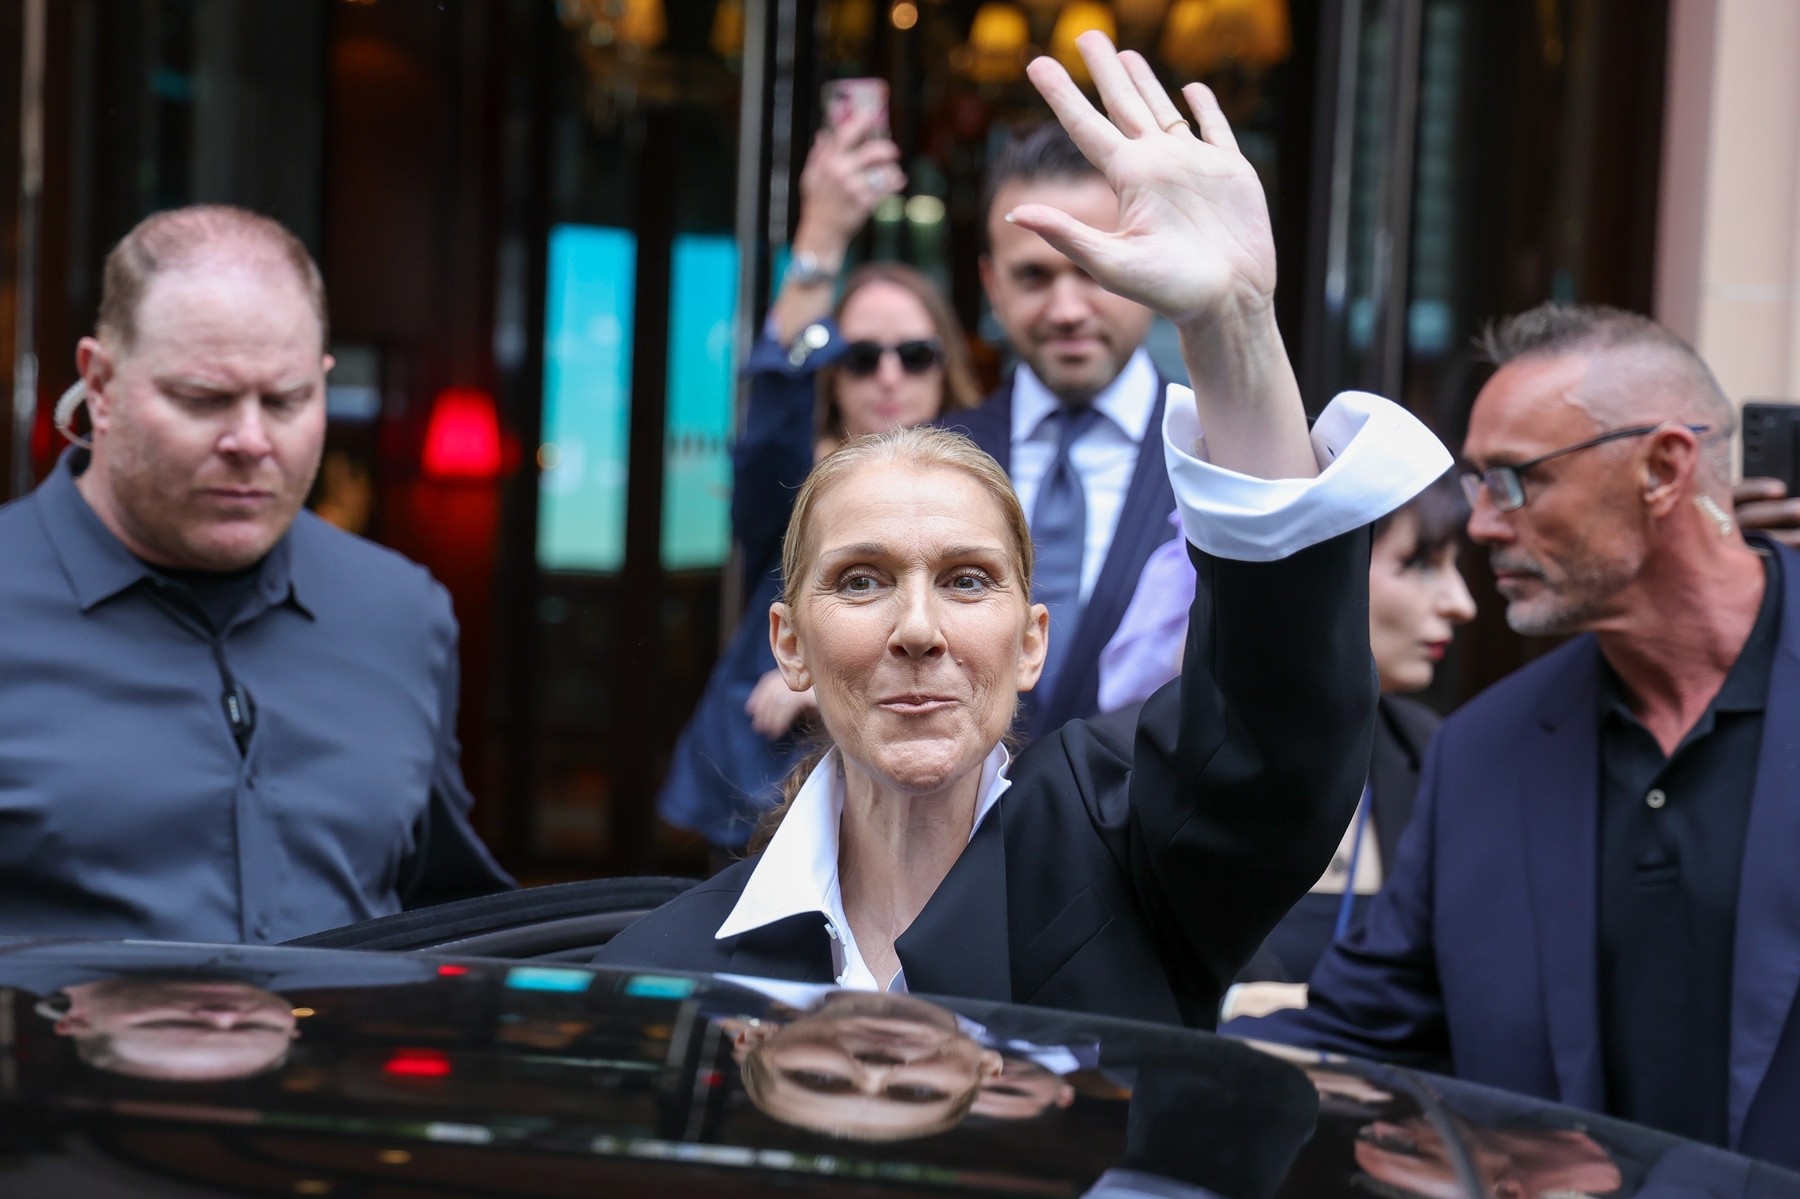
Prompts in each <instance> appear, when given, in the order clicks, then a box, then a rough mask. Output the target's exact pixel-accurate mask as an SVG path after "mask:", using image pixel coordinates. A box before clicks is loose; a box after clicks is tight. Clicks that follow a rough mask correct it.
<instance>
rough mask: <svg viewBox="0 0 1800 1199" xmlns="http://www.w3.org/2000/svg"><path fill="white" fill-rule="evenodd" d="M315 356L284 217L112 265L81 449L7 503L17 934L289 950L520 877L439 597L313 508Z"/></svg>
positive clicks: (207, 230)
mask: <svg viewBox="0 0 1800 1199" xmlns="http://www.w3.org/2000/svg"><path fill="white" fill-rule="evenodd" d="M324 345H325V306H324V289H323V285H322V284H321V283H320V281H319V275H318V269H317V267H316V266H314V265H313V262H312V260H311V258H310V256H309V255H307V253H306V251H305V249H304V248H303V247H302V246H301V245H300V244H299V242H298V241H297V240H295V239H294V238H293V236H292V235H291V234H289V233H288V232H287V231H286V230H285V229H283V228H282V227H281V226H279V225H277V224H275V223H274V222H272V221H268V220H266V219H264V218H262V217H258V216H255V215H254V214H251V213H248V212H244V211H242V210H239V209H232V208H224V207H216V206H212V207H196V208H188V209H178V210H175V211H172V212H166V213H161V214H158V215H157V216H154V217H151V218H149V219H148V220H146V221H145V222H144V223H143V224H141V225H139V226H138V227H137V228H136V229H134V230H133V231H132V232H131V233H130V234H128V235H127V236H126V238H125V239H124V240H123V241H122V242H121V243H120V244H119V246H118V247H116V248H115V249H114V251H113V252H112V254H111V255H109V256H108V258H107V264H106V275H105V281H104V285H103V289H102V299H101V310H100V319H99V322H98V326H97V329H96V335H95V336H94V337H89V338H83V339H82V341H81V344H80V346H79V348H78V350H77V366H78V368H79V370H80V373H81V377H82V383H81V390H80V391H79V392H78V393H73V394H72V396H71V397H70V399H71V400H73V399H77V398H78V399H84V400H85V401H86V404H87V406H88V412H89V416H90V419H91V423H92V426H93V433H92V443H91V448H84V449H78V450H71V451H69V452H68V453H65V454H64V455H63V457H62V459H61V460H60V461H59V462H58V463H57V465H56V468H55V470H54V471H53V472H52V473H51V475H50V477H49V478H48V479H46V480H45V481H44V483H43V485H42V486H40V487H39V488H38V489H37V490H36V491H35V492H33V493H32V494H31V495H29V496H27V497H25V498H24V499H22V500H19V501H17V502H15V503H13V504H10V505H8V506H6V507H5V508H0V563H4V564H5V566H4V569H0V612H5V613H6V618H5V619H4V620H0V934H61V935H76V936H96V937H139V938H153V939H173V940H194V941H226V942H230V941H245V942H271V941H281V940H285V939H288V938H292V937H297V936H302V935H304V934H306V933H310V932H316V931H318V930H320V929H325V928H331V927H334V926H337V925H340V924H345V923H348V922H351V921H355V920H361V919H366V918H368V917H372V916H379V915H384V914H387V913H390V912H394V911H398V910H399V909H400V908H401V907H402V906H403V905H409V906H420V905H423V904H425V903H429V902H434V901H438V900H443V899H453V898H460V897H463V896H468V895H475V894H483V893H486V892H490V891H496V890H500V889H504V888H507V887H510V886H512V885H513V884H512V880H511V879H510V878H508V877H507V876H506V874H505V873H504V872H503V871H501V870H500V868H499V867H498V866H497V865H496V864H495V863H494V861H493V859H492V857H490V856H489V854H488V852H487V850H486V849H485V848H484V847H483V846H482V845H481V843H480V841H479V839H478V838H477V837H476V836H475V833H474V831H473V829H472V828H471V826H470V824H469V821H468V813H469V808H470V804H471V801H470V797H469V794H468V791H467V788H466V787H465V786H464V784H463V780H462V775H461V771H460V768H459V766H458V761H457V759H458V746H457V742H456V736H455V723H456V704H457V661H456V641H457V630H456V622H455V619H454V617H453V615H452V613H451V610H450V602H449V597H448V595H447V594H446V593H445V591H444V589H443V588H442V587H441V586H439V585H438V584H437V583H436V582H434V581H433V580H432V579H431V577H430V576H429V575H428V574H426V572H425V571H424V570H423V569H421V568H420V567H418V566H415V565H413V564H412V563H409V562H407V561H405V560H404V559H402V558H400V557H399V556H398V555H396V554H393V553H391V552H389V551H387V550H384V549H381V548H379V547H377V546H374V545H372V544H370V543H368V542H365V541H362V540H361V539H359V538H355V537H352V536H350V535H349V534H346V533H342V532H340V531H338V530H336V529H334V528H332V527H330V526H329V525H327V524H325V523H324V522H323V521H321V520H319V519H318V518H316V517H314V516H313V515H311V514H310V513H307V512H304V511H303V510H302V508H301V505H302V503H303V501H304V499H305V497H306V494H307V491H308V490H309V489H310V487H311V484H312V479H313V476H314V474H315V473H316V471H317V469H318V463H319V456H320V452H321V450H322V447H323V443H324V429H325V382H324V377H325V371H326V370H328V369H329V367H330V365H331V361H330V359H329V357H327V356H326V355H325V353H324ZM67 415H68V413H67V411H66V410H65V409H64V406H62V405H59V423H62V424H65V425H66V424H67Z"/></svg>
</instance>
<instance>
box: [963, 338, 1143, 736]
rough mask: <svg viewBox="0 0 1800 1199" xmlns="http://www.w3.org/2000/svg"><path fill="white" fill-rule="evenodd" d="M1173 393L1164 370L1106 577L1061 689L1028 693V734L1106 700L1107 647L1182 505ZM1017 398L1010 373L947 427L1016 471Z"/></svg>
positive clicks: (1082, 624)
mask: <svg viewBox="0 0 1800 1199" xmlns="http://www.w3.org/2000/svg"><path fill="white" fill-rule="evenodd" d="M1168 393H1169V381H1168V380H1167V379H1165V378H1163V377H1162V374H1161V373H1160V372H1159V373H1158V374H1157V376H1156V406H1155V407H1154V408H1153V409H1151V413H1150V424H1149V426H1148V428H1147V429H1146V430H1145V433H1144V440H1143V441H1142V442H1140V443H1139V445H1138V460H1137V469H1136V470H1134V471H1133V472H1132V475H1131V483H1130V485H1129V486H1128V487H1127V488H1126V490H1125V506H1124V507H1123V508H1122V509H1121V510H1120V512H1119V524H1118V527H1117V528H1116V529H1115V530H1114V531H1113V538H1112V543H1111V544H1110V545H1109V546H1108V547H1107V551H1106V561H1105V563H1104V564H1103V565H1102V566H1101V569H1100V577H1099V581H1098V582H1096V583H1095V584H1094V592H1093V594H1092V595H1090V596H1089V597H1088V602H1087V605H1086V606H1085V607H1084V608H1083V609H1082V611H1081V620H1080V621H1079V622H1077V624H1076V625H1075V630H1074V632H1073V634H1071V635H1072V636H1073V637H1074V638H1075V640H1074V643H1073V644H1072V645H1071V646H1070V647H1069V654H1068V657H1067V658H1065V659H1064V660H1063V667H1062V670H1061V672H1060V673H1059V674H1058V675H1057V678H1056V688H1055V690H1054V691H1053V692H1051V693H1050V694H1047V695H1046V694H1041V693H1040V692H1038V691H1028V692H1026V693H1025V695H1024V696H1023V697H1021V705H1020V713H1021V715H1022V716H1023V718H1024V724H1023V728H1024V733H1025V736H1026V737H1027V738H1029V739H1031V740H1036V739H1037V738H1039V737H1041V736H1043V735H1044V734H1045V733H1048V732H1050V731H1051V730H1052V729H1056V728H1059V727H1061V726H1062V725H1064V724H1067V723H1068V722H1069V721H1071V720H1076V719H1084V718H1086V717H1090V716H1092V715H1094V713H1095V710H1096V708H1098V706H1099V703H1100V651H1101V650H1103V649H1105V648H1106V643H1107V642H1109V641H1111V640H1112V637H1113V634H1114V633H1116V632H1118V631H1119V621H1120V620H1121V619H1122V618H1123V617H1124V615H1125V609H1126V607H1127V606H1128V605H1130V603H1131V597H1132V594H1133V593H1134V592H1135V591H1136V590H1137V585H1138V578H1139V577H1140V576H1141V575H1142V574H1143V573H1144V563H1145V562H1146V561H1148V560H1149V558H1150V554H1151V552H1152V551H1153V550H1155V549H1156V547H1157V546H1159V545H1161V544H1162V543H1163V542H1165V541H1167V540H1169V536H1170V532H1171V529H1170V526H1169V513H1171V512H1173V511H1175V492H1174V490H1173V489H1171V488H1170V486H1169V471H1168V467H1167V466H1166V464H1165V463H1164V462H1163V453H1162V421H1163V405H1164V403H1165V402H1166V400H1167V397H1168ZM1012 400H1013V377H1012V376H1008V377H1007V380H1006V382H1004V383H1002V384H1001V385H1000V388H999V390H998V391H996V392H994V394H993V395H991V396H989V397H988V398H987V400H986V401H985V402H983V403H982V405H981V406H980V407H979V408H974V409H970V410H969V411H966V412H957V413H952V414H950V415H949V416H946V417H945V418H944V419H943V422H942V423H943V424H944V425H945V427H947V428H951V429H956V430H957V431H959V432H962V433H967V434H968V435H969V436H970V437H971V438H972V439H973V440H974V442H975V444H976V445H978V446H980V447H981V448H982V449H984V450H986V451H987V452H988V453H989V454H990V455H992V456H993V458H994V461H996V462H998V463H999V464H1000V468H1001V469H1002V470H1004V471H1006V472H1007V474H1009V475H1010V474H1011V473H1012ZM1057 635H1058V636H1061V635H1063V634H1060V633H1059V634H1057Z"/></svg>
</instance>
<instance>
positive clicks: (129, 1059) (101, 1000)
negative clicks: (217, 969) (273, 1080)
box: [56, 978, 299, 1082]
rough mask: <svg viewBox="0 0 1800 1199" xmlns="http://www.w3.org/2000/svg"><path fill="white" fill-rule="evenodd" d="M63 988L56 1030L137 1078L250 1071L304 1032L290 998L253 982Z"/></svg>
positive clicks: (129, 981)
mask: <svg viewBox="0 0 1800 1199" xmlns="http://www.w3.org/2000/svg"><path fill="white" fill-rule="evenodd" d="M65 993H66V994H67V995H68V997H69V1009H68V1011H67V1012H66V1013H65V1014H64V1015H63V1016H62V1018H61V1019H59V1020H58V1021H57V1022H56V1032H57V1033H58V1035H60V1036H66V1037H73V1038H74V1039H75V1041H76V1044H77V1047H78V1049H79V1051H80V1053H81V1057H82V1060H84V1061H86V1062H88V1063H90V1064H91V1065H93V1066H95V1067H97V1068H99V1069H102V1070H106V1071H109V1072H111V1073H114V1074H126V1075H130V1076H132V1077H134V1078H164V1079H171V1080H181V1081H190V1082H197V1081H204V1080H213V1079H225V1078H247V1077H249V1076H250V1075H252V1074H256V1073H259V1072H260V1071H263V1070H266V1069H268V1068H270V1067H271V1066H274V1065H275V1064H277V1063H278V1062H280V1061H281V1059H282V1058H283V1057H284V1056H285V1055H286V1053H287V1051H288V1046H289V1044H290V1043H291V1042H292V1041H293V1039H294V1038H295V1037H297V1036H298V1035H299V1029H298V1028H297V1027H296V1024H295V1020H294V1011H293V1007H292V1005H291V1004H290V1003H289V1002H288V1001H287V1000H285V999H283V998H282V997H281V996H279V995H276V994H274V993H273V992H270V991H265V990H263V989H262V988H261V987H253V986H251V985H250V984H249V983H241V982H223V981H221V982H194V981H183V980H172V979H142V978H109V979H102V980H100V981H99V982H91V983H77V984H76V985H74V986H71V987H68V988H65Z"/></svg>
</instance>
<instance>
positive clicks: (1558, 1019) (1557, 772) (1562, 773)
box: [1517, 638, 1606, 1109]
mask: <svg viewBox="0 0 1800 1199" xmlns="http://www.w3.org/2000/svg"><path fill="white" fill-rule="evenodd" d="M1567 653H1568V658H1567V661H1566V663H1565V665H1564V669H1563V670H1562V671H1561V672H1560V673H1559V674H1557V675H1556V676H1554V677H1553V678H1552V679H1551V680H1550V682H1549V683H1548V684H1547V685H1546V686H1545V687H1544V688H1543V691H1542V694H1543V695H1545V696H1546V697H1548V698H1547V700H1546V702H1545V705H1544V709H1543V711H1542V712H1541V713H1540V714H1539V717H1538V726H1537V728H1535V729H1533V730H1531V731H1530V732H1529V733H1528V734H1527V735H1526V743H1525V744H1521V745H1520V746H1519V747H1518V755H1517V759H1518V762H1519V777H1518V788H1517V794H1518V795H1519V796H1520V797H1521V799H1522V801H1523V802H1522V812H1523V820H1524V829H1523V832H1524V839H1525V857H1526V868H1527V872H1528V877H1529V881H1530V888H1529V894H1530V895H1531V900H1532V908H1533V914H1534V916H1535V920H1536V926H1537V933H1538V958H1539V968H1540V969H1541V971H1542V974H1543V977H1542V980H1541V984H1542V985H1541V992H1542V994H1543V996H1544V1010H1545V1016H1546V1018H1547V1020H1548V1021H1549V1039H1550V1051H1551V1056H1552V1058H1553V1059H1554V1063H1555V1068H1556V1078H1557V1083H1558V1085H1559V1087H1560V1089H1561V1094H1560V1095H1559V1096H1558V1097H1559V1098H1560V1099H1561V1101H1562V1102H1564V1103H1567V1104H1572V1105H1574V1106H1577V1107H1590V1108H1595V1109H1598V1108H1600V1107H1601V1105H1602V1104H1603V1103H1604V1100H1605V1090H1606V1088H1605V1075H1604V1072H1603V1069H1602V1065H1601V1060H1600V983H1599V973H1598V969H1597V967H1596V965H1595V961H1594V959H1595V956H1596V950H1597V947H1598V945H1599V915H1598V912H1597V904H1598V898H1597V896H1596V894H1595V891H1596V889H1597V886H1598V883H1597V879H1598V870H1599V865H1598V863H1599V823H1600V800H1599V778H1600V760H1599V748H1598V747H1599V732H1598V721H1599V707H1598V704H1599V678H1600V675H1599V654H1600V651H1599V648H1598V646H1597V645H1596V644H1595V643H1594V641H1593V639H1592V638H1586V639H1584V640H1582V641H1581V642H1578V643H1576V644H1575V645H1573V646H1571V647H1570V649H1569V650H1568V651H1567Z"/></svg>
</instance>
